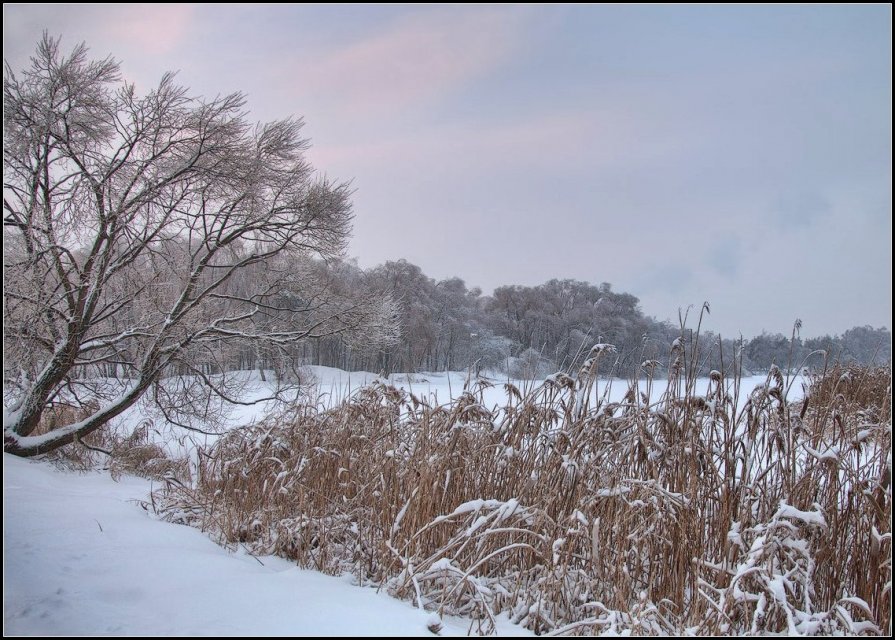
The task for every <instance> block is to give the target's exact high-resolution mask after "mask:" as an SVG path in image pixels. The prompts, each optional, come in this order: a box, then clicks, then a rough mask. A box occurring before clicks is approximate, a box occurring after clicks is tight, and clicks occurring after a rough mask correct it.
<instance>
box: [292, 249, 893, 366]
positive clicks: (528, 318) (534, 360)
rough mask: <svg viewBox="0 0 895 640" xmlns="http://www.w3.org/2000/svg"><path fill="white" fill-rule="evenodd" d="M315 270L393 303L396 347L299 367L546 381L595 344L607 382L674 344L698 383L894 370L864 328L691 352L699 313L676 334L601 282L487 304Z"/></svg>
mask: <svg viewBox="0 0 895 640" xmlns="http://www.w3.org/2000/svg"><path fill="white" fill-rule="evenodd" d="M321 268H324V269H326V270H327V271H328V278H327V279H328V280H329V281H330V283H331V284H332V285H333V286H337V287H339V288H340V289H343V290H345V291H346V292H350V291H351V290H352V289H355V290H356V291H357V290H358V289H360V291H357V295H361V293H362V291H366V292H369V291H377V292H380V293H381V294H383V295H388V296H391V297H392V298H393V299H394V301H395V302H396V303H397V308H398V318H397V320H398V323H399V330H400V336H401V337H400V340H399V341H397V343H395V344H393V345H392V346H390V347H387V348H384V349H367V348H365V347H364V345H363V344H358V341H357V340H353V341H350V342H349V341H347V340H345V339H344V338H343V337H340V336H334V337H331V338H323V339H318V340H313V341H307V342H306V343H304V344H303V345H302V347H301V353H300V358H301V359H302V360H303V361H304V362H305V363H308V364H319V365H326V366H333V367H339V368H342V369H348V370H358V369H364V370H370V371H375V372H383V373H386V374H387V373H391V372H397V371H401V372H418V371H445V370H465V369H470V368H472V369H474V370H476V371H481V370H485V369H487V370H498V371H503V372H506V373H509V374H511V375H513V376H522V377H527V376H543V375H547V374H549V373H552V372H554V371H559V370H564V371H567V370H575V369H577V368H578V367H580V366H581V364H582V363H583V361H584V360H585V359H586V358H587V357H588V354H589V350H590V348H591V347H592V346H593V345H594V344H595V343H609V344H612V345H614V346H615V347H616V349H617V353H616V358H617V359H616V361H615V365H614V370H613V371H612V372H611V373H614V374H615V375H619V376H629V375H632V374H633V373H634V372H636V371H637V369H639V368H640V367H641V365H642V363H644V362H645V361H648V360H654V361H657V362H658V363H659V364H658V366H660V367H663V366H667V364H668V363H669V362H671V361H672V360H671V350H672V344H673V343H674V341H675V340H677V339H678V338H681V337H682V338H683V341H682V344H683V345H684V346H685V348H686V354H687V357H688V358H690V360H691V361H690V362H687V363H686V366H688V367H696V369H697V371H698V372H699V374H701V375H705V374H707V373H708V372H709V371H711V370H712V369H717V370H726V371H731V370H732V369H733V368H734V367H736V368H739V367H742V369H743V371H744V372H745V373H757V372H762V371H767V370H768V369H769V368H770V367H771V365H774V364H776V365H777V366H779V367H780V368H781V369H786V370H790V371H798V370H801V369H804V368H808V369H812V370H815V369H818V368H821V367H823V366H824V363H825V362H832V361H840V362H860V363H864V364H870V363H877V364H884V363H888V362H890V360H891V352H892V337H891V333H890V332H889V330H888V329H886V328H884V327H880V328H873V327H871V326H863V327H855V328H853V329H850V330H848V331H846V332H845V333H843V334H842V335H841V336H829V335H825V336H820V337H816V338H802V337H800V336H799V331H798V326H796V327H795V328H794V329H793V331H792V332H791V334H790V335H789V336H787V335H783V334H779V333H774V334H768V333H763V334H762V335H760V336H756V337H753V338H744V337H740V336H737V337H729V338H728V337H723V339H722V337H719V336H718V335H716V334H714V333H712V332H710V331H705V330H703V331H701V332H700V334H699V336H698V340H697V341H696V342H695V347H696V349H695V350H694V336H695V333H696V329H697V326H698V323H699V311H700V310H699V309H696V310H695V311H694V310H692V309H691V310H690V313H689V317H688V318H687V320H686V326H685V327H684V329H683V331H682V328H681V326H680V324H679V323H678V324H673V323H670V322H660V321H657V320H655V319H654V318H651V317H649V316H645V315H644V314H643V312H642V311H641V310H640V307H639V304H638V302H639V301H638V299H637V298H636V297H635V296H633V295H631V294H629V293H622V292H617V291H614V290H613V289H612V285H610V284H609V283H608V282H604V283H602V284H599V285H593V284H590V283H587V282H582V281H578V280H550V281H549V282H546V283H544V284H541V285H538V286H534V287H526V286H518V285H508V286H503V287H498V288H497V289H496V290H495V291H494V294H493V295H491V296H487V295H482V291H481V289H479V288H471V289H470V288H468V287H467V286H466V283H465V282H464V281H463V280H462V279H460V278H449V279H446V280H440V281H436V280H435V279H433V278H430V277H428V276H427V275H426V274H425V273H423V271H422V270H421V269H420V267H418V266H416V265H414V264H411V263H410V262H407V261H406V260H398V261H395V262H386V263H385V264H383V265H380V266H378V267H375V268H373V269H368V270H362V269H360V268H358V267H357V266H356V265H355V264H352V263H345V262H338V263H330V264H329V265H328V266H324V265H321ZM796 324H797V325H799V324H800V323H798V322H797V323H796ZM297 355H298V354H297ZM610 364H611V363H610ZM609 372H610V371H609V365H607V373H609Z"/></svg>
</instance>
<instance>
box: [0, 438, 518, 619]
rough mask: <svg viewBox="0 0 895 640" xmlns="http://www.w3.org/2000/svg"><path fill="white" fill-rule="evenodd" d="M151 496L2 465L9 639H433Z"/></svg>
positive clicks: (401, 610)
mask: <svg viewBox="0 0 895 640" xmlns="http://www.w3.org/2000/svg"><path fill="white" fill-rule="evenodd" d="M149 490H150V484H149V482H147V481H145V480H139V479H135V478H123V479H122V480H121V482H118V483H116V482H113V481H112V480H111V479H110V478H109V476H108V474H101V473H93V474H87V475H77V474H72V473H63V472H59V471H56V470H55V469H53V468H52V467H50V466H48V465H47V464H45V463H38V462H30V461H26V460H21V459H18V458H15V457H12V456H9V455H6V454H4V456H3V515H4V524H3V551H4V558H3V569H4V572H3V573H4V585H3V586H4V589H3V622H4V635H108V634H116V635H117V634H121V635H166V636H171V635H178V636H179V635H206V636H218V635H262V636H266V635H288V636H312V635H325V636H341V635H353V636H358V635H366V636H370V635H377V636H417V635H427V636H431V635H432V634H431V633H430V632H429V631H428V629H427V628H426V623H427V621H428V620H429V619H430V616H431V614H429V613H426V612H423V611H420V610H418V609H414V608H413V607H411V605H409V604H408V603H405V602H401V601H398V600H395V599H393V598H391V597H389V596H387V595H385V594H382V593H377V592H376V591H375V590H373V589H369V588H361V587H356V586H353V585H351V584H350V583H349V582H348V579H347V578H333V577H329V576H325V575H322V574H319V573H316V572H313V571H303V570H300V569H298V568H296V567H295V565H293V564H291V563H289V562H287V561H285V560H282V559H279V558H274V557H265V558H261V559H260V561H261V562H263V565H262V564H261V562H259V561H258V560H256V559H255V558H253V557H251V556H248V555H246V554H244V553H243V554H233V553H228V552H227V551H226V550H224V549H223V548H221V547H218V546H217V545H215V544H214V543H212V542H211V540H209V539H208V538H207V537H206V536H205V535H204V534H202V533H201V532H200V531H198V530H196V529H192V528H190V527H185V526H178V525H173V524H168V523H165V522H159V521H157V520H154V519H153V518H152V517H150V515H149V514H148V513H147V512H146V511H145V510H144V509H143V508H141V507H140V506H139V504H138V503H137V502H135V500H141V499H145V498H146V496H147V495H148V493H149ZM467 628H468V622H467V621H462V620H453V621H449V622H447V624H446V627H445V629H444V631H443V632H442V635H465V634H466V631H467ZM500 631H501V635H508V634H521V633H525V630H523V629H520V628H519V627H515V626H513V625H510V624H504V625H503V627H502V628H501V629H500Z"/></svg>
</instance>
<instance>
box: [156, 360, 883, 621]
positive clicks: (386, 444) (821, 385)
mask: <svg viewBox="0 0 895 640" xmlns="http://www.w3.org/2000/svg"><path fill="white" fill-rule="evenodd" d="M609 351H610V350H609V348H608V347H607V346H606V345H601V349H600V350H598V352H596V353H594V354H593V358H594V360H592V361H588V363H586V365H585V366H584V367H583V368H582V370H581V371H580V373H579V374H578V377H577V379H573V378H571V377H569V376H568V375H565V374H558V375H555V376H551V377H550V378H548V379H547V380H546V381H545V382H544V383H543V384H541V385H539V386H537V387H534V388H532V389H529V390H527V391H525V392H521V391H519V390H518V389H517V388H515V387H512V386H511V385H509V386H508V388H507V389H506V391H507V401H506V403H505V405H504V406H502V407H500V408H499V409H497V410H493V409H489V408H487V407H486V406H485V402H484V401H483V392H484V387H485V385H487V384H488V383H485V382H482V381H478V382H476V381H472V382H470V384H469V385H468V386H467V387H466V388H465V390H464V392H463V393H462V394H461V395H460V396H459V397H457V398H456V399H454V400H452V401H451V402H449V403H448V404H442V405H436V404H434V403H431V402H430V401H429V400H427V399H425V398H421V397H417V396H415V395H413V394H411V393H408V392H406V391H402V390H400V389H396V388H395V387H392V386H388V385H386V384H383V383H375V384H373V385H371V386H368V387H366V388H364V389H362V390H360V391H359V392H357V393H356V394H355V395H354V396H353V397H352V398H350V399H349V400H347V401H345V402H344V403H342V404H341V405H339V406H337V407H335V408H332V409H329V410H320V409H313V408H309V407H300V406H297V407H294V408H293V409H292V410H291V411H289V412H285V413H282V414H280V415H278V416H277V417H275V418H271V419H268V420H267V421H266V422H264V423H261V424H258V425H255V426H251V427H247V428H243V429H236V430H233V431H230V432H228V433H226V434H225V435H223V436H222V437H221V438H220V439H219V440H218V441H216V443H215V444H213V445H212V446H210V447H208V448H207V449H205V450H203V451H201V452H200V455H199V457H198V459H199V463H198V466H197V468H196V469H195V470H194V477H195V481H194V482H193V483H192V484H187V483H184V482H181V481H179V480H171V481H170V482H168V483H167V486H166V487H165V488H163V489H162V490H160V491H159V492H157V493H156V495H155V496H154V502H155V505H156V508H157V510H158V512H159V513H161V514H162V515H163V516H164V517H165V518H166V519H168V520H170V521H173V522H182V523H187V524H192V525H194V526H197V527H201V528H202V529H203V530H206V531H208V532H210V533H211V534H212V535H213V536H215V537H216V538H217V539H219V541H220V542H221V543H222V544H225V545H237V544H241V545H244V546H245V548H247V549H249V550H250V551H252V552H256V553H259V554H269V553H276V554H279V555H281V556H284V557H286V558H290V559H293V560H294V561H296V562H297V563H298V564H299V565H301V566H303V567H311V568H316V569H319V570H321V571H324V572H327V573H344V572H350V573H352V574H353V575H355V576H356V579H357V581H358V582H360V583H363V584H374V585H379V586H381V588H383V589H386V590H388V591H389V592H390V593H392V594H394V595H396V596H398V597H401V598H406V599H408V600H411V601H413V602H415V603H417V604H418V606H420V607H421V608H426V609H428V610H431V611H433V612H436V613H437V614H444V613H451V614H460V615H466V616H470V617H472V618H473V619H475V620H476V621H477V623H478V631H480V632H482V633H487V632H489V631H490V630H492V629H493V620H494V618H495V616H496V615H497V614H498V613H508V614H509V615H510V616H511V618H512V619H513V620H514V621H515V622H517V623H519V624H522V625H524V626H526V627H528V628H530V629H533V630H534V631H536V632H537V633H540V634H557V635H558V634H569V635H577V634H585V635H588V634H592V633H605V632H610V633H623V632H624V633H636V634H696V635H713V634H730V635H734V634H768V633H785V634H791V635H796V634H804V635H813V634H838V633H846V634H859V633H872V634H888V633H889V632H890V631H891V623H890V615H891V611H890V597H891V532H890V523H891V509H892V489H891V453H890V451H891V405H890V396H891V372H890V371H889V370H888V369H868V368H859V367H852V368H848V369H846V368H843V367H834V368H832V369H830V370H829V371H828V372H826V373H825V374H824V375H820V376H817V377H816V378H815V379H814V380H813V381H812V382H811V384H810V387H809V388H808V390H807V394H806V395H805V397H804V399H802V400H801V401H799V402H797V403H791V404H790V403H787V400H786V397H787V388H786V386H785V384H786V381H785V380H784V377H783V376H782V375H781V373H780V372H779V371H777V370H772V372H771V374H769V375H768V378H767V381H766V382H765V383H764V384H762V385H759V386H758V387H757V388H755V389H754V390H753V391H752V392H751V394H749V395H748V399H747V400H746V401H745V402H740V400H739V397H740V394H739V393H738V389H739V385H740V384H741V380H739V379H736V378H733V379H729V378H725V377H724V376H722V374H720V373H718V372H713V376H712V382H711V384H710V385H709V388H708V390H707V392H706V393H697V392H696V391H695V384H694V383H695V380H694V379H692V378H691V377H690V375H691V374H690V373H689V372H688V371H687V368H686V367H681V366H674V365H672V366H671V367H670V368H669V369H670V374H669V380H668V381H667V382H668V384H667V386H664V385H656V386H657V387H660V388H663V389H669V390H681V391H680V392H675V393H671V392H663V393H661V394H655V395H651V393H653V392H652V389H653V385H651V384H650V383H651V380H650V379H649V376H650V375H651V374H650V372H651V371H654V370H655V367H651V366H646V367H645V368H644V371H646V372H647V373H646V375H647V380H646V383H647V384H646V385H645V386H644V385H641V386H640V387H639V390H637V391H634V390H631V391H630V392H629V393H628V394H627V395H626V396H625V397H624V399H623V400H622V401H620V402H610V401H608V399H607V398H605V397H604V396H601V395H600V394H599V393H595V392H593V391H594V390H595V389H597V388H598V387H599V381H598V380H597V373H598V364H599V358H600V356H601V355H602V354H603V353H608V352H609Z"/></svg>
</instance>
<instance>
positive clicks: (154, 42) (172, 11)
mask: <svg viewBox="0 0 895 640" xmlns="http://www.w3.org/2000/svg"><path fill="white" fill-rule="evenodd" d="M195 13H196V7H195V5H187V4H153V5H148V4H142V5H128V6H126V7H122V9H121V11H120V12H116V13H113V14H110V17H109V18H108V20H109V27H110V28H112V29H115V30H116V31H117V32H118V34H119V35H120V37H121V38H122V39H123V40H125V41H128V42H129V43H130V44H131V45H132V46H134V47H136V48H138V49H139V50H141V51H142V52H143V53H145V54H149V55H160V54H166V53H170V52H171V51H173V50H174V49H176V48H177V47H178V46H179V45H180V44H182V43H183V42H184V41H185V40H186V39H187V38H189V37H190V33H191V29H192V27H193V19H194V16H195Z"/></svg>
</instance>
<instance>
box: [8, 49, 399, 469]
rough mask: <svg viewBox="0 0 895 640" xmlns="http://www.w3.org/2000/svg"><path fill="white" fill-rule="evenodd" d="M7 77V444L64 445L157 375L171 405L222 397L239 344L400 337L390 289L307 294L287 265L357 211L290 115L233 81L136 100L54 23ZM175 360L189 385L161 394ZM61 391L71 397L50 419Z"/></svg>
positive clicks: (26, 448)
mask: <svg viewBox="0 0 895 640" xmlns="http://www.w3.org/2000/svg"><path fill="white" fill-rule="evenodd" d="M3 89H4V132H3V148H4V149H3V155H4V169H3V177H4V189H3V190H4V194H3V195H4V201H3V206H4V220H3V222H4V231H5V233H4V311H3V340H4V355H5V358H4V360H5V365H4V450H5V451H7V452H10V453H14V454H17V455H25V456H29V455H34V454H38V453H42V452H45V451H49V450H52V449H55V448H57V447H59V446H62V445H65V444H68V443H70V442H73V441H75V440H76V439H78V438H80V437H83V436H85V435H87V434H89V433H91V432H92V431H94V430H95V429H97V428H99V427H100V426H102V425H104V424H106V423H107V422H108V421H109V420H111V419H112V418H114V417H116V416H117V415H119V414H121V413H122V412H123V411H125V410H126V409H127V408H128V407H130V406H132V405H133V404H134V403H135V402H137V400H138V399H139V398H141V397H142V396H143V395H144V394H146V393H147V391H149V390H151V389H152V390H153V391H154V392H155V393H154V394H153V396H154V397H156V398H159V399H161V400H163V401H164V402H165V403H166V405H167V407H168V408H169V409H171V410H172V411H173V410H177V409H180V408H182V407H186V408H190V407H199V408H201V407H207V406H208V405H207V403H203V402H202V401H201V400H199V399H198V398H200V397H204V398H207V397H208V396H207V395H202V394H198V395H197V391H196V390H197V389H198V388H200V387H201V389H202V390H203V393H205V394H208V393H210V394H217V397H218V398H228V397H229V394H228V388H227V385H226V378H225V377H224V378H222V377H221V376H220V374H222V373H225V372H226V369H227V365H226V363H227V359H228V358H230V357H231V356H233V354H235V353H238V352H239V351H240V350H241V351H243V352H244V351H245V350H246V349H248V350H251V351H253V352H255V353H265V354H271V353H274V352H277V351H278V350H280V351H281V350H283V349H287V348H288V347H289V345H292V344H295V343H296V341H299V340H301V339H304V338H308V337H317V336H325V335H333V334H340V333H348V332H352V331H354V332H357V331H358V330H363V335H364V337H363V338H355V339H356V340H361V341H363V342H366V343H373V344H375V343H377V342H382V343H384V344H385V343H388V342H389V341H390V340H394V339H395V328H394V322H393V318H394V315H395V309H394V307H393V305H392V303H391V302H390V300H389V299H388V298H387V297H384V296H372V295H371V296H369V297H368V298H367V299H363V300H359V299H353V300H345V299H340V298H338V296H336V295H334V294H332V293H330V292H327V291H326V290H323V289H320V288H317V289H313V288H312V290H310V291H308V290H307V287H306V285H307V283H308V282H309V281H310V279H309V278H308V277H307V276H308V274H309V273H310V270H309V269H307V268H297V267H296V265H298V264H300V263H301V261H302V260H306V257H307V256H310V255H317V256H322V257H324V258H328V257H335V256H338V255H339V254H340V253H341V252H342V251H343V249H344V246H345V244H346V241H347V238H348V235H349V233H350V228H351V220H352V213H351V204H350V200H349V187H348V186H347V184H344V183H334V182H332V181H330V180H327V179H321V178H318V177H316V176H315V174H314V171H313V169H312V167H311V166H310V165H309V164H308V163H307V161H306V160H305V158H304V155H303V152H304V150H305V149H306V141H305V140H303V139H302V138H301V137H300V135H299V134H300V129H301V125H302V123H301V120H299V119H292V118H289V119H285V120H280V121H275V122H270V123H266V124H258V125H254V124H252V123H250V122H249V120H248V118H247V115H246V112H245V111H244V105H245V100H244V97H243V96H242V95H240V94H232V95H227V96H224V97H218V98H214V99H202V98H196V97H192V96H190V95H189V94H188V92H187V90H186V89H184V88H182V87H180V86H178V85H177V84H176V83H175V80H174V76H173V75H170V74H169V75H165V76H164V77H163V78H162V80H161V82H160V83H159V85H158V87H156V88H155V89H153V90H152V91H151V92H149V93H148V94H147V95H145V96H140V95H138V93H137V91H136V89H135V87H134V85H133V84H130V83H128V82H126V81H123V80H122V78H121V74H120V71H119V65H118V63H117V62H116V61H114V60H112V59H111V58H107V59H104V60H99V61H91V60H90V59H89V58H88V53H87V48H86V47H85V46H84V45H83V44H82V45H80V46H78V47H76V48H75V49H74V50H73V51H72V52H71V54H69V55H65V54H63V53H62V52H61V51H60V48H59V42H58V40H54V39H52V38H50V37H47V36H45V37H44V38H43V40H42V41H41V42H40V43H39V44H38V47H37V51H36V54H35V56H34V57H33V58H32V61H31V66H30V68H28V69H26V70H24V71H23V72H21V73H19V74H15V73H13V71H12V70H10V69H9V67H8V66H7V67H6V69H5V72H4V85H3ZM98 373H101V374H102V377H101V379H102V381H103V383H102V385H100V384H98V382H97V381H98V380H99V379H100V376H98ZM171 373H177V374H181V377H182V378H183V379H187V378H189V379H190V380H192V381H193V383H195V384H193V383H191V384H189V385H186V386H185V388H182V389H180V388H178V389H175V390H174V391H171V386H170V385H167V386H166V385H165V384H164V383H163V379H164V378H165V377H166V376H168V374H171ZM183 374H189V375H188V376H183ZM110 377H114V378H116V379H117V380H119V383H118V384H110V383H109V378H110ZM175 386H177V385H175ZM178 394H179V395H178ZM184 399H185V400H184ZM231 399H232V398H231ZM181 400H182V402H181ZM59 405H73V406H75V407H78V408H79V409H80V410H81V411H80V412H79V415H78V416H77V419H73V418H70V419H67V420H61V421H58V420H53V421H48V420H46V419H44V420H42V418H43V417H44V416H45V414H47V413H48V412H51V413H52V412H53V410H54V409H56V408H58V406H59ZM56 413H57V414H58V413H59V412H56ZM57 417H58V416H57ZM48 424H49V425H50V429H51V430H50V431H49V432H47V433H43V434H40V431H44V430H46V429H47V428H48V426H47V425H48Z"/></svg>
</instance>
